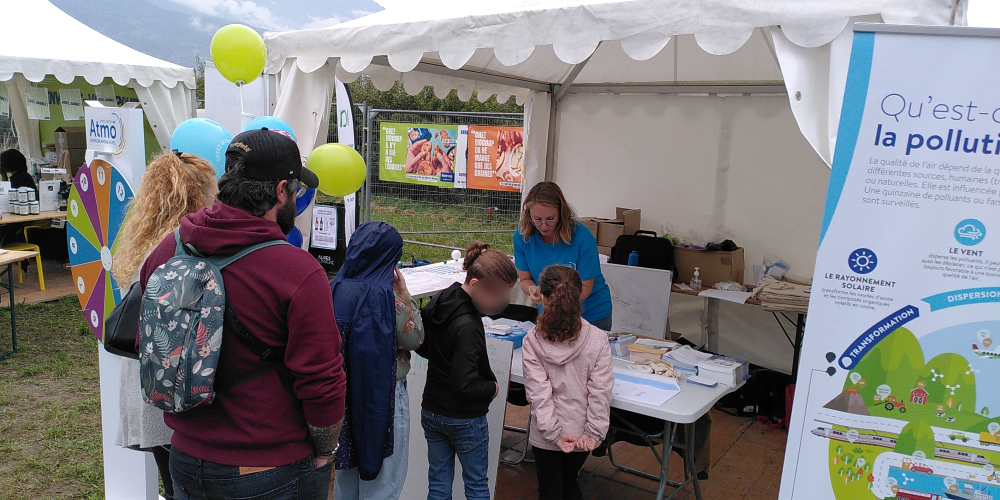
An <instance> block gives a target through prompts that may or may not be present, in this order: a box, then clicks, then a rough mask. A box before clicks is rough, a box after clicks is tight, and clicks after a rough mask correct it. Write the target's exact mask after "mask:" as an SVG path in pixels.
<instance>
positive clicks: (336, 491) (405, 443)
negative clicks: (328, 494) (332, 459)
mask: <svg viewBox="0 0 1000 500" xmlns="http://www.w3.org/2000/svg"><path fill="white" fill-rule="evenodd" d="M393 420H394V421H393V425H394V426H395V427H396V428H395V429H394V434H395V436H394V439H395V440H394V441H393V445H392V456H390V457H388V458H386V459H385V460H383V461H382V470H381V471H379V473H378V477H376V478H375V480H374V481H362V480H361V476H360V474H358V469H347V470H341V471H337V475H336V477H334V478H333V498H336V499H337V500H362V499H366V500H398V499H399V496H400V495H402V493H403V483H404V482H406V468H407V465H408V463H409V459H410V397H409V396H408V395H407V393H406V380H405V379H404V380H400V381H398V382H396V413H395V414H394V415H393Z"/></svg>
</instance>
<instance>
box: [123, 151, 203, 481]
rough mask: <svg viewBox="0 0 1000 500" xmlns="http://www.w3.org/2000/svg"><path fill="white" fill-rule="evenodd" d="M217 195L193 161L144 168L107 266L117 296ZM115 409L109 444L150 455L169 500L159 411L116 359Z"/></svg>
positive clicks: (161, 160)
mask: <svg viewBox="0 0 1000 500" xmlns="http://www.w3.org/2000/svg"><path fill="white" fill-rule="evenodd" d="M218 193H219V188H218V185H217V184H216V180H215V169H213V168H212V165H211V164H210V163H208V162H207V161H205V160H203V159H201V158H199V157H197V156H194V155H190V154H183V153H172V154H165V155H161V156H160V157H158V158H156V159H155V160H153V162H152V163H150V164H149V166H148V167H147V168H146V173H144V174H143V175H142V181H141V182H140V184H139V191H138V193H136V196H135V199H133V200H132V205H131V207H130V208H129V213H128V216H127V217H126V219H125V223H124V224H123V225H122V228H121V231H120V233H119V234H120V237H121V238H122V239H121V246H120V247H119V249H118V251H117V253H116V254H115V256H114V262H113V263H112V265H111V272H112V273H114V275H115V279H116V280H118V283H119V285H121V289H122V291H123V293H124V292H125V291H126V290H128V289H129V287H130V286H131V285H132V283H134V282H135V281H137V280H138V270H139V268H140V267H141V266H142V263H143V261H144V260H146V256H147V255H148V254H149V253H150V252H151V251H152V250H153V249H154V248H156V245H158V244H159V243H160V242H161V241H163V238H164V237H165V236H166V235H168V234H169V233H170V232H171V231H173V230H174V229H176V228H177V227H178V226H180V224H181V219H182V218H183V217H184V216H185V215H187V214H190V213H193V212H197V211H199V210H201V209H202V208H205V207H210V206H212V205H213V204H215V196H216V195H217V194H218ZM118 405H119V410H120V412H121V421H120V423H119V425H118V437H117V438H116V440H115V443H116V444H117V445H118V446H124V447H126V448H132V449H136V450H141V451H149V452H151V453H153V456H154V457H155V458H156V466H157V468H158V469H159V470H160V477H161V479H162V480H163V488H164V491H165V493H166V495H165V496H164V497H165V498H167V499H171V498H173V483H172V481H171V479H170V468H169V463H170V452H169V446H170V437H171V434H172V432H171V430H170V428H168V427H167V426H166V424H164V423H163V411H161V410H159V409H157V408H156V407H154V406H152V405H148V404H146V403H145V402H143V400H142V394H141V392H140V387H139V361H138V360H134V359H131V358H122V369H121V389H120V396H119V400H118Z"/></svg>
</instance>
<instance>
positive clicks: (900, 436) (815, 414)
mask: <svg viewBox="0 0 1000 500" xmlns="http://www.w3.org/2000/svg"><path fill="white" fill-rule="evenodd" d="M997 81H1000V38H997V32H996V30H993V31H976V30H970V29H966V28H943V27H941V28H936V27H916V28H914V27H901V26H890V25H857V26H856V27H855V33H854V42H853V48H852V52H851V57H850V64H849V70H848V76H847V85H846V91H845V95H844V101H843V102H844V104H843V110H842V112H841V117H840V128H839V131H838V134H837V145H836V151H835V154H834V162H833V167H832V170H831V173H830V184H829V191H828V194H827V202H826V211H825V214H824V217H823V221H822V226H821V230H820V246H819V251H818V254H817V258H816V269H815V274H814V277H813V285H812V292H811V293H812V298H811V301H810V304H809V316H808V323H807V327H806V331H805V337H804V344H803V349H802V355H801V360H800V363H799V367H798V379H797V383H796V387H795V398H794V405H793V406H792V417H791V424H790V428H789V432H788V443H787V449H786V452H785V461H784V468H783V471H782V481H781V490H780V494H779V498H781V499H782V500H793V499H794V500H805V499H809V500H813V499H822V500H825V499H836V500H866V499H871V500H875V499H879V500H882V499H887V498H898V499H946V498H948V499H969V500H972V499H982V500H987V499H1000V472H998V471H997V470H996V469H997V468H1000V390H998V386H995V385H994V384H1000V244H998V241H1000V194H998V189H1000V94H998V93H997V91H996V82H997ZM993 335H997V340H993Z"/></svg>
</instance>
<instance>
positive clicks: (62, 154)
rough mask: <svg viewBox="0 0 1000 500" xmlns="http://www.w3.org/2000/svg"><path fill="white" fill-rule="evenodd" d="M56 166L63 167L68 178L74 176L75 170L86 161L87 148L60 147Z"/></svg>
mask: <svg viewBox="0 0 1000 500" xmlns="http://www.w3.org/2000/svg"><path fill="white" fill-rule="evenodd" d="M58 155H59V161H58V163H57V164H56V165H57V168H61V169H65V170H66V172H67V173H68V174H69V178H70V179H74V178H76V172H77V171H78V170H80V167H82V166H83V165H84V164H85V163H86V162H87V148H83V149H60V150H59V153H58Z"/></svg>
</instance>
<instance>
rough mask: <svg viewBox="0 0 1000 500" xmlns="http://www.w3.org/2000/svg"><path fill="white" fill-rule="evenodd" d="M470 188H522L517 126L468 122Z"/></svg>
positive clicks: (521, 138)
mask: <svg viewBox="0 0 1000 500" xmlns="http://www.w3.org/2000/svg"><path fill="white" fill-rule="evenodd" d="M468 160H469V161H468V186H469V188H470V189H488V190H491V191H514V192H520V191H521V189H523V188H524V131H523V129H522V128H521V127H487V126H479V125H470V126H469V157H468Z"/></svg>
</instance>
